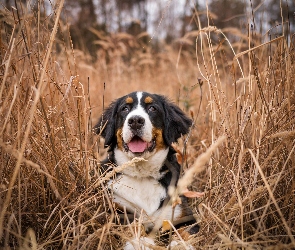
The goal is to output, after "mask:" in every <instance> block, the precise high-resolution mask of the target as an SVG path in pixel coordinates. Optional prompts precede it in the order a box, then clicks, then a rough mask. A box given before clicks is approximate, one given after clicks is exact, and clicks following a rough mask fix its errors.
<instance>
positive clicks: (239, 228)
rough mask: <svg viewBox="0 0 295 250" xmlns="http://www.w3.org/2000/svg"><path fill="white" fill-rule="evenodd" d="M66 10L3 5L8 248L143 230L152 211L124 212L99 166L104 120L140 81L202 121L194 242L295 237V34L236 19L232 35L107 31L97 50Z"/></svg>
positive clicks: (0, 99)
mask: <svg viewBox="0 0 295 250" xmlns="http://www.w3.org/2000/svg"><path fill="white" fill-rule="evenodd" d="M61 13H62V5H59V6H56V7H55V8H54V10H53V11H52V13H51V14H50V15H49V16H42V15H41V14H40V12H38V11H35V12H33V11H29V10H26V9H25V6H23V8H22V9H21V8H19V9H11V10H7V9H1V12H0V14H1V15H0V17H1V40H0V49H1V50H0V58H1V62H2V64H1V68H0V79H1V85H0V121H1V122H0V249H120V248H121V247H122V246H123V244H124V242H125V241H126V240H127V239H128V238H131V237H133V236H134V235H135V234H136V233H138V230H140V225H139V224H140V223H139V222H137V224H136V223H135V224H133V225H117V224H115V223H114V222H113V219H114V217H116V213H115V212H114V210H113V206H112V201H111V200H110V199H109V195H108V194H107V191H106V188H105V186H104V181H106V180H107V178H109V177H108V176H105V175H101V174H100V172H99V167H100V164H99V162H100V160H102V159H103V158H104V157H105V155H106V149H104V148H103V141H102V139H101V138H99V136H98V135H96V134H94V133H93V130H92V128H93V126H94V125H95V123H96V122H97V121H98V118H99V115H100V114H101V112H102V110H103V109H104V108H105V107H107V105H109V104H110V102H111V101H113V100H114V99H116V98H118V97H120V96H122V95H124V94H127V93H129V92H131V91H135V90H143V91H149V92H153V93H158V94H163V95H166V96H168V97H169V98H170V99H171V100H173V101H174V102H175V103H177V104H178V105H179V106H180V107H181V108H182V109H183V110H184V111H185V112H187V114H189V115H190V116H191V117H192V118H193V119H194V126H193V128H192V130H191V134H190V135H189V136H187V137H184V138H182V140H180V141H179V143H178V144H176V145H175V148H176V149H177V150H178V152H179V153H178V156H179V158H183V159H184V164H183V171H184V173H185V172H186V171H187V170H188V169H189V168H190V167H192V166H193V167H195V168H196V173H195V175H194V176H193V181H192V183H190V185H189V189H190V190H192V191H197V192H201V191H204V192H205V195H204V197H202V198H191V199H190V206H191V208H192V209H193V211H194V213H195V216H196V218H197V219H198V222H199V225H200V228H201V229H200V232H199V233H198V234H196V235H195V236H193V237H192V238H190V240H189V242H190V243H191V244H192V245H194V246H195V247H196V249H294V248H295V193H294V192H295V179H294V176H295V164H294V163H295V154H294V148H295V132H294V126H295V90H294V86H295V47H294V46H295V35H294V34H291V33H290V32H288V30H282V33H281V34H280V35H278V36H276V37H273V38H271V39H267V38H266V37H263V36H262V35H261V34H259V33H258V32H256V31H253V30H251V29H249V32H248V34H246V35H245V34H242V33H241V32H240V31H238V30H236V29H232V33H233V34H234V35H235V36H236V37H238V38H239V39H238V42H230V41H229V39H228V37H227V36H226V35H225V34H224V33H223V31H222V30H219V29H218V28H216V27H214V26H208V27H203V28H202V29H199V30H194V31H191V32H188V33H186V34H185V36H184V37H182V38H179V39H178V40H176V41H175V42H174V43H172V44H170V45H168V44H164V43H163V44H160V45H159V46H160V48H161V49H157V50H155V49H153V47H152V43H153V39H152V38H151V37H149V36H148V34H146V33H143V34H141V35H140V36H132V35H130V34H127V33H123V32H121V33H116V34H105V33H102V32H100V31H97V30H94V29H93V30H92V32H93V33H94V34H95V35H96V36H97V41H96V43H97V44H98V45H99V46H100V49H99V50H98V51H97V59H96V60H93V59H92V58H91V56H90V55H89V54H87V53H85V52H84V51H81V50H77V49H74V47H75V46H74V45H73V43H72V40H71V36H70V33H69V26H68V24H67V23H66V22H65V21H64V20H63V19H62V18H61ZM146 39H147V41H148V42H147V43H146V42H144V41H146ZM222 136H224V138H225V139H224V140H223V142H222V143H221V144H220V145H219V146H218V147H215V149H214V150H213V153H212V154H210V155H207V158H206V162H205V163H204V164H201V165H200V164H199V158H198V157H199V156H200V155H202V154H203V153H206V152H207V153H208V148H209V147H210V146H211V145H212V144H214V142H216V141H217V140H218V138H221V137H222ZM186 140H187V143H185V141H186ZM184 152H185V155H184ZM155 249H165V248H164V247H163V246H161V242H159V246H157V247H155ZM180 249H184V247H183V246H182V247H181V248H180Z"/></svg>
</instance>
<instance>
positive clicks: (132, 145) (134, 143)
mask: <svg viewBox="0 0 295 250" xmlns="http://www.w3.org/2000/svg"><path fill="white" fill-rule="evenodd" d="M147 147H148V144H147V142H145V141H143V140H141V139H140V138H133V139H132V140H131V141H130V142H129V143H128V148H129V149H130V151H131V152H133V153H142V152H143V151H144V150H145V149H146V148H147Z"/></svg>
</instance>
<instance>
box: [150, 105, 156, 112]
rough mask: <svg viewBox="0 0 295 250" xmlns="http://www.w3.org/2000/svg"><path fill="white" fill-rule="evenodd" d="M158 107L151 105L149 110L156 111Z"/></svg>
mask: <svg viewBox="0 0 295 250" xmlns="http://www.w3.org/2000/svg"><path fill="white" fill-rule="evenodd" d="M156 110H157V109H156V108H155V107H154V106H149V108H148V111H149V112H155V111H156Z"/></svg>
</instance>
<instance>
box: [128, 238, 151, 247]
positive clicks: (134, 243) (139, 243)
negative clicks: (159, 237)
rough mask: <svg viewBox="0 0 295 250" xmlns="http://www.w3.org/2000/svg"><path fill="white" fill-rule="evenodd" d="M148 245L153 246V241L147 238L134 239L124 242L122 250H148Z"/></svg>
mask: <svg viewBox="0 0 295 250" xmlns="http://www.w3.org/2000/svg"><path fill="white" fill-rule="evenodd" d="M148 245H153V246H155V242H154V240H153V239H151V238H148V237H140V238H139V239H138V238H135V239H133V240H131V241H127V242H126V245H125V247H124V250H150V248H149V247H148Z"/></svg>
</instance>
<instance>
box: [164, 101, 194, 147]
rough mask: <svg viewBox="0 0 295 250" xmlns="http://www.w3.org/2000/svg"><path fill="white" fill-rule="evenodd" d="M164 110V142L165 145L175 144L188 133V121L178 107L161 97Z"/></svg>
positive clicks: (189, 124) (190, 122)
mask: <svg viewBox="0 0 295 250" xmlns="http://www.w3.org/2000/svg"><path fill="white" fill-rule="evenodd" d="M162 98H163V103H164V110H165V129H164V140H165V142H166V143H167V145H169V146H170V145H171V144H172V143H173V142H177V140H178V138H179V137H181V136H182V135H185V134H187V133H188V132H189V128H190V126H191V125H192V119H190V118H189V117H188V116H187V115H186V114H185V113H184V112H183V111H182V110H181V109H180V108H179V107H178V106H176V105H175V104H174V103H172V102H170V101H169V100H167V99H166V98H165V97H163V96H162Z"/></svg>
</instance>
